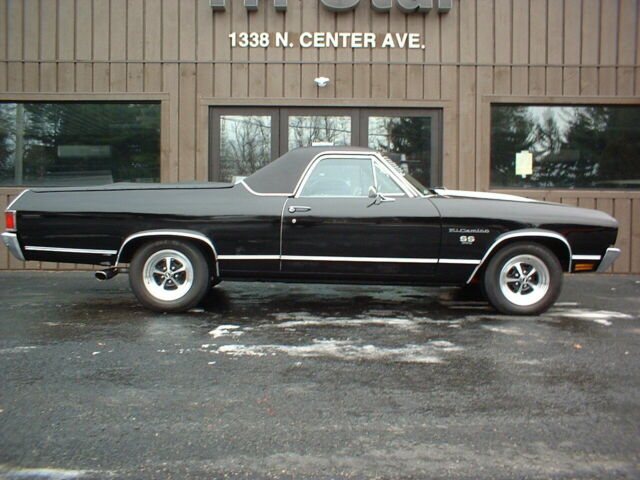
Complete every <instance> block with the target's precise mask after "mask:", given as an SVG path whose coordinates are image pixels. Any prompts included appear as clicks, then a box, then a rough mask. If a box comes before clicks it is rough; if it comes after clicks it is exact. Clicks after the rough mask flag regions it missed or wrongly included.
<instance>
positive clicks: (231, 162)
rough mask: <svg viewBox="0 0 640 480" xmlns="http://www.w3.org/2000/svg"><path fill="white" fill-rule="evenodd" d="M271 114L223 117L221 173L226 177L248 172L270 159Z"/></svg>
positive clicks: (242, 175) (229, 178)
mask: <svg viewBox="0 0 640 480" xmlns="http://www.w3.org/2000/svg"><path fill="white" fill-rule="evenodd" d="M271 130H272V129H271V117H270V116H269V115H222V116H221V117H220V176H221V177H222V178H224V179H227V180H232V179H233V178H234V177H244V176H247V175H249V174H251V173H253V172H255V171H256V170H258V169H259V168H262V167H264V166H265V165H266V164H267V163H269V162H270V161H271V138H272V135H271Z"/></svg>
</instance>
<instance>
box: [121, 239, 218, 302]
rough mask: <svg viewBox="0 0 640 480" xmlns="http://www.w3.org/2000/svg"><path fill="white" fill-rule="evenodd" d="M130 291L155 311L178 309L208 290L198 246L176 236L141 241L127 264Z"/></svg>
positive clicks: (203, 260)
mask: <svg viewBox="0 0 640 480" xmlns="http://www.w3.org/2000/svg"><path fill="white" fill-rule="evenodd" d="M129 282H130V284H131V289H132V290H133V293H134V294H135V296H136V297H137V298H138V300H139V301H140V303H142V304H143V305H144V306H145V307H147V308H150V309H151V310H155V311H157V312H182V311H185V310H188V309H190V308H192V307H194V306H196V305H197V304H198V302H200V300H202V298H203V297H204V295H205V294H206V293H207V292H208V291H209V283H210V274H209V265H208V263H207V261H206V259H205V258H204V255H203V254H202V252H201V251H200V250H198V248H196V247H194V246H193V245H192V244H190V243H186V242H182V241H176V240H159V241H156V242H151V243H148V244H146V245H143V246H142V247H141V248H140V249H138V251H137V252H136V253H135V255H134V256H133V259H132V260H131V264H130V266H129Z"/></svg>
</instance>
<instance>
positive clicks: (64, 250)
mask: <svg viewBox="0 0 640 480" xmlns="http://www.w3.org/2000/svg"><path fill="white" fill-rule="evenodd" d="M24 249H25V250H29V251H33V252H58V253H81V254H86V255H106V256H112V255H115V254H116V253H118V252H117V250H94V249H91V248H65V247H40V246H35V245H28V246H26V247H24Z"/></svg>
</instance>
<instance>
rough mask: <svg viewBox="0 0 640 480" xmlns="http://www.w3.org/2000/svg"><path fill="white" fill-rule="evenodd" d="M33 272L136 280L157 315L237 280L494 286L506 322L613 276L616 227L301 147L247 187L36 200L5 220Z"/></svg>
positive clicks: (153, 188) (56, 194)
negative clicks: (577, 276)
mask: <svg viewBox="0 0 640 480" xmlns="http://www.w3.org/2000/svg"><path fill="white" fill-rule="evenodd" d="M6 229H7V231H6V232H5V233H3V234H2V237H3V240H4V243H5V244H6V245H7V247H8V248H9V249H10V251H11V252H12V253H13V255H15V256H16V257H17V258H18V259H20V260H36V261H43V262H72V263H80V264H91V265H102V266H104V269H102V270H100V271H98V272H97V273H96V276H97V277H98V278H99V279H103V280H105V279H109V278H112V277H113V276H114V275H116V274H117V273H118V272H128V273H129V279H130V284H131V288H132V290H133V292H134V294H135V295H136V297H137V298H138V300H139V301H140V302H141V303H142V304H143V305H145V306H146V307H148V308H150V309H152V310H156V311H166V312H178V311H185V310H188V309H190V308H192V307H194V306H195V305H197V304H198V303H199V302H200V301H201V300H202V299H203V297H204V296H205V295H207V292H209V290H210V288H211V287H212V286H213V285H215V284H217V283H219V282H220V281H223V280H249V281H256V280H257V281H267V282H276V281H282V282H335V283H360V284H387V285H399V284H407V285H465V284H470V283H477V282H479V283H480V284H481V286H482V290H483V292H484V294H485V295H486V298H487V300H488V301H489V303H490V304H491V305H493V307H494V308H495V309H497V310H498V311H500V312H503V313H506V314H522V315H530V314H538V313H541V312H543V311H545V310H546V309H547V308H549V307H550V306H551V305H552V304H553V303H554V302H555V300H556V299H557V297H558V295H559V294H560V290H561V287H562V279H563V273H564V272H568V273H573V272H593V271H603V270H606V269H607V268H608V267H609V266H610V265H611V264H612V263H613V261H614V260H615V259H616V258H617V256H618V255H619V253H620V251H619V249H617V248H615V247H613V245H614V244H615V241H616V236H617V231H618V224H617V222H616V220H615V219H614V218H612V217H610V216H609V215H607V214H605V213H602V212H599V211H595V210H588V209H583V208H575V207H571V206H566V205H560V204H554V203H545V202H539V201H534V200H529V199H526V198H522V197H516V196H510V195H499V194H488V193H474V192H462V191H452V190H447V189H432V188H427V187H425V186H423V185H421V184H420V183H419V182H418V181H416V180H415V179H414V178H412V177H411V176H410V175H409V174H407V173H405V171H404V170H403V169H402V168H401V167H399V166H397V165H396V164H395V163H393V162H392V161H391V160H390V159H389V158H386V157H385V156H383V155H381V154H380V153H378V152H375V151H372V150H369V149H362V148H355V147H340V148H337V147H310V148H301V149H297V150H293V151H291V152H289V153H287V154H285V155H283V156H282V157H280V158H278V159H277V160H275V161H274V162H272V163H270V164H269V165H267V166H265V167H264V168H262V169H260V170H258V171H257V172H255V173H254V174H253V175H251V176H249V177H247V178H245V179H244V180H242V181H240V182H238V183H235V184H222V183H202V184H176V185H167V184H162V185H159V184H126V183H121V184H111V185H105V186H98V187H78V188H33V189H28V190H25V191H24V192H23V193H22V194H20V195H19V197H17V198H16V199H15V200H14V201H13V203H11V205H10V206H9V207H8V209H7V211H6Z"/></svg>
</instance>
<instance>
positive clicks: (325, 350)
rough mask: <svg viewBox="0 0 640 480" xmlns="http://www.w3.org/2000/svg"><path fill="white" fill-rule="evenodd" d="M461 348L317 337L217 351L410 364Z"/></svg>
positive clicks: (437, 359) (442, 343)
mask: <svg viewBox="0 0 640 480" xmlns="http://www.w3.org/2000/svg"><path fill="white" fill-rule="evenodd" d="M460 350H462V348H461V347H458V346H456V345H454V344H453V343H451V342H448V341H444V340H437V341H433V342H428V343H427V344H424V345H413V344H410V345H405V346H403V347H379V346H376V345H370V344H367V345H359V344H356V343H354V342H352V341H350V340H335V339H320V340H318V339H314V340H313V342H312V343H311V344H307V345H223V346H221V347H219V348H218V350H217V351H216V353H224V354H227V355H233V356H245V355H246V356H266V355H276V354H285V355H289V356H292V357H316V358H318V357H329V358H337V359H340V360H369V361H372V360H389V361H397V362H410V363H441V362H442V359H441V358H440V357H439V356H438V355H437V354H438V353H441V352H454V351H460Z"/></svg>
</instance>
